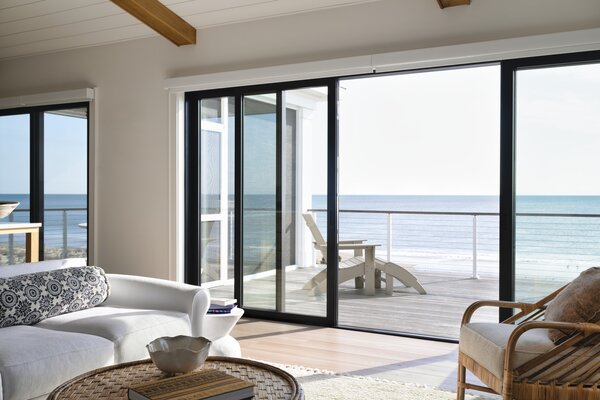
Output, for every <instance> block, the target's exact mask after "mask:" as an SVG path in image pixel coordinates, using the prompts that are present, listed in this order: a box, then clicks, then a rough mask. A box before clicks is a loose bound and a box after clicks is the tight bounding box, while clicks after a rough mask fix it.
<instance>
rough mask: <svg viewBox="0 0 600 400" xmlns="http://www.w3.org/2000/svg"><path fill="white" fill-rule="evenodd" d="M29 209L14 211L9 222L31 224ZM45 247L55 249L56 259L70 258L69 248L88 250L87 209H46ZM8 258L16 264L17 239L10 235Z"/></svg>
mask: <svg viewBox="0 0 600 400" xmlns="http://www.w3.org/2000/svg"><path fill="white" fill-rule="evenodd" d="M29 212H30V210H29V209H17V210H14V211H13V212H12V213H11V214H10V215H9V216H8V218H7V219H8V222H29ZM44 214H45V215H44V227H43V229H44V245H45V248H46V249H50V248H51V249H55V250H56V251H55V253H56V254H55V256H56V258H66V257H69V254H70V253H69V249H70V248H69V246H71V247H73V246H75V247H77V248H87V243H86V237H87V233H86V231H85V229H86V227H87V226H86V225H83V226H82V225H80V224H83V223H87V209H86V208H83V207H81V208H79V207H73V208H46V209H44ZM7 241H8V246H7V247H8V251H7V258H8V263H9V264H14V263H15V246H16V243H15V238H14V235H8V239H7Z"/></svg>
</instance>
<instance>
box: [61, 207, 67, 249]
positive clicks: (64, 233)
mask: <svg viewBox="0 0 600 400" xmlns="http://www.w3.org/2000/svg"><path fill="white" fill-rule="evenodd" d="M62 212H63V255H62V258H67V233H68V229H67V210H62Z"/></svg>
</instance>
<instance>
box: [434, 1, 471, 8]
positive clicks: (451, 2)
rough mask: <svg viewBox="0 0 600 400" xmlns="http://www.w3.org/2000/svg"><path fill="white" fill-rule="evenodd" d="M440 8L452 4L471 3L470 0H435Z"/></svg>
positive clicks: (464, 4)
mask: <svg viewBox="0 0 600 400" xmlns="http://www.w3.org/2000/svg"><path fill="white" fill-rule="evenodd" d="M437 2H438V4H439V5H440V8H446V7H454V6H468V5H469V4H471V0H437Z"/></svg>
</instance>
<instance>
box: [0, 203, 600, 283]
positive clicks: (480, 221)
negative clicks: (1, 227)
mask: <svg viewBox="0 0 600 400" xmlns="http://www.w3.org/2000/svg"><path fill="white" fill-rule="evenodd" d="M0 200H17V201H20V202H21V204H20V205H19V207H18V208H17V210H16V212H14V213H13V214H12V215H13V216H14V220H15V221H23V222H26V221H28V220H29V213H28V212H21V211H20V210H25V209H28V208H29V202H28V196H26V195H0ZM45 201H46V204H45V206H46V208H47V209H63V208H67V209H73V208H75V209H77V208H83V209H85V208H86V201H87V200H86V196H85V195H56V194H51V195H46V197H45ZM312 202H313V205H312V208H311V209H314V210H322V209H325V207H326V197H325V196H322V195H321V196H313V198H312ZM245 205H246V208H247V209H248V211H247V215H246V218H245V219H244V221H245V223H244V240H245V242H246V244H247V248H248V249H254V250H247V255H248V256H249V257H250V258H254V257H259V258H260V257H264V254H265V251H264V249H265V247H269V246H271V247H272V244H271V245H270V243H271V242H272V241H273V239H274V233H275V229H274V222H275V219H274V213H273V212H272V211H270V210H272V208H273V206H274V201H273V198H272V196H260V195H254V196H246V203H245ZM339 208H340V210H341V211H340V223H339V237H340V239H365V240H368V241H371V242H374V243H378V244H380V246H379V247H378V250H377V256H378V257H380V258H387V256H388V250H389V255H390V257H391V259H392V260H402V261H406V262H410V263H413V264H416V265H418V267H419V268H425V269H427V270H430V271H439V272H448V269H449V268H450V269H452V271H453V273H456V274H457V275H461V274H463V275H465V276H468V275H469V274H471V273H472V268H473V260H474V256H475V260H476V264H477V270H478V274H480V275H481V276H492V277H493V276H497V275H498V258H499V257H498V225H499V223H498V221H499V218H498V215H497V213H498V209H499V199H498V197H497V196H359V195H343V196H340V198H339ZM516 208H517V214H518V215H517V218H516V221H517V233H516V271H517V276H521V277H523V278H527V277H540V276H546V277H548V279H556V280H559V281H565V280H570V279H573V278H574V277H575V276H576V275H577V274H578V273H579V272H580V271H582V270H583V269H586V268H588V267H590V266H594V265H600V196H518V197H517V198H516ZM257 209H261V210H260V211H257ZM265 209H267V211H265ZM345 210H362V211H366V210H368V211H388V212H390V213H389V215H388V213H368V212H360V213H359V212H348V211H345ZM415 212H417V213H416V214H415ZM428 213H432V214H428ZM438 213H442V214H438ZM443 213H449V214H443ZM451 213H465V214H451ZM476 213H491V214H493V215H477V216H474V214H476ZM532 213H536V214H537V213H539V214H561V215H560V216H539V215H535V216H532V215H523V214H532ZM314 214H315V216H316V219H317V224H318V225H319V228H320V230H321V232H322V233H323V235H325V236H326V229H327V228H326V224H325V220H326V219H325V216H324V212H322V211H315V212H314ZM562 214H566V215H571V216H564V215H562ZM573 214H577V216H572V215H573ZM389 221H391V237H392V241H391V243H390V244H388V222H389ZM2 222H8V218H6V219H3V220H2ZM85 222H87V212H86V211H85V210H70V211H68V212H67V232H68V246H69V247H73V248H83V249H85V247H86V245H87V230H86V229H84V228H82V227H81V226H80V224H81V223H85ZM474 226H475V229H476V234H475V235H473V229H474ZM44 232H45V243H46V246H47V247H56V248H60V247H62V245H63V242H62V241H63V212H62V211H47V212H46V221H45V226H44ZM474 238H475V253H476V254H474ZM18 240H21V242H18ZM22 241H23V239H19V238H15V244H17V243H21V244H22ZM6 243H7V239H6V237H5V236H0V245H2V244H6ZM230 253H231V254H232V252H230ZM252 253H256V254H252ZM259 254H262V255H261V256H259ZM257 261H258V260H257ZM258 262H260V261H258ZM251 263H252V262H251Z"/></svg>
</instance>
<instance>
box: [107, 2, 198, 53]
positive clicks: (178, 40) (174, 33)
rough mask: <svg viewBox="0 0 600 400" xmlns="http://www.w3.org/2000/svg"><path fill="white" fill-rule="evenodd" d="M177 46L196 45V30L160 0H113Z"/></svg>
mask: <svg viewBox="0 0 600 400" xmlns="http://www.w3.org/2000/svg"><path fill="white" fill-rule="evenodd" d="M111 1H112V2H113V3H115V4H116V5H118V6H119V7H121V8H122V9H123V10H125V11H127V12H128V13H129V14H131V15H133V16H134V17H136V18H137V19H139V20H140V21H142V22H143V23H144V24H146V25H148V26H149V27H150V28H152V29H154V30H155V31H156V32H158V33H160V34H161V35H163V36H164V37H165V38H167V39H169V40H170V41H171V42H173V43H174V44H176V45H177V46H184V45H186V44H196V28H194V27H193V26H192V25H190V24H188V23H187V22H186V21H184V20H183V18H181V17H180V16H179V15H177V14H175V13H174V12H173V11H171V10H169V9H168V8H167V7H166V6H165V5H164V4H162V3H161V2H160V1H158V0H111Z"/></svg>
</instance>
